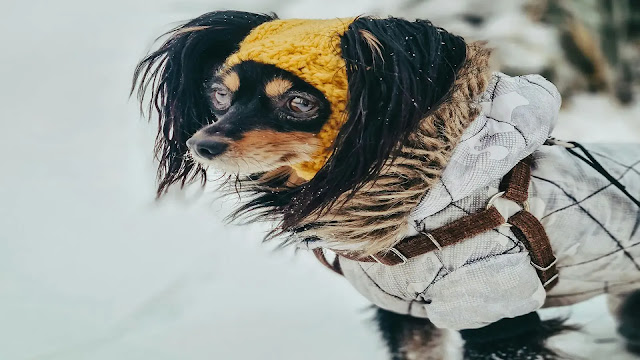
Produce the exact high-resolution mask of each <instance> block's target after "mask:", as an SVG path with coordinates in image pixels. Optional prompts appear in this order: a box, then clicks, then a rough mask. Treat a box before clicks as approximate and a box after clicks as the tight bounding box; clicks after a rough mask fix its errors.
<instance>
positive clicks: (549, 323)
mask: <svg viewBox="0 0 640 360" xmlns="http://www.w3.org/2000/svg"><path fill="white" fill-rule="evenodd" d="M574 329H575V328H573V327H570V326H567V325H564V321H563V320H555V319H554V320H546V321H541V320H540V317H539V316H538V314H537V313H535V312H533V313H530V314H527V315H523V316H519V317H517V318H512V319H502V320H500V321H498V322H495V323H493V324H491V325H489V326H486V327H484V328H480V329H473V330H463V331H461V334H462V338H463V339H464V340H465V344H464V359H465V360H530V359H535V360H557V359H562V357H560V356H558V354H556V352H555V351H553V350H551V349H549V348H547V346H546V345H545V343H546V340H547V339H548V338H550V337H551V336H554V335H558V334H559V333H561V332H563V331H565V330H574Z"/></svg>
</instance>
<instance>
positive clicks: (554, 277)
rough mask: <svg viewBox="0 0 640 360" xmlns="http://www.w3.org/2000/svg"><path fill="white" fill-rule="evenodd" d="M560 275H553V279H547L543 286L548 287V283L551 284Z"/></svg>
mask: <svg viewBox="0 0 640 360" xmlns="http://www.w3.org/2000/svg"><path fill="white" fill-rule="evenodd" d="M559 276H560V274H555V275H553V276H552V277H551V279H549V280H547V281H546V282H545V283H544V284H542V287H547V285H549V284H551V283H552V282H553V281H554V280H555V279H557V278H558V277H559Z"/></svg>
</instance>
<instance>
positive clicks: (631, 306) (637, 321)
mask: <svg viewBox="0 0 640 360" xmlns="http://www.w3.org/2000/svg"><path fill="white" fill-rule="evenodd" d="M608 300H609V308H610V309H611V312H612V313H613V314H614V315H616V317H617V318H618V331H619V332H620V335H622V337H624V338H625V340H626V341H627V348H628V349H629V351H630V352H632V353H634V354H638V355H640V290H635V291H633V292H631V293H628V294H618V295H610V296H609V298H608Z"/></svg>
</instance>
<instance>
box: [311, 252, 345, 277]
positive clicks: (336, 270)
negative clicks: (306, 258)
mask: <svg viewBox="0 0 640 360" xmlns="http://www.w3.org/2000/svg"><path fill="white" fill-rule="evenodd" d="M313 254H314V255H315V256H316V259H318V261H320V263H321V264H322V265H324V266H325V267H327V268H328V269H329V270H331V271H333V272H334V273H336V274H338V275H344V274H343V273H342V268H341V267H340V258H339V257H338V256H336V257H335V259H333V264H332V263H330V262H329V261H328V260H327V258H326V257H325V256H324V251H323V250H322V248H315V249H313Z"/></svg>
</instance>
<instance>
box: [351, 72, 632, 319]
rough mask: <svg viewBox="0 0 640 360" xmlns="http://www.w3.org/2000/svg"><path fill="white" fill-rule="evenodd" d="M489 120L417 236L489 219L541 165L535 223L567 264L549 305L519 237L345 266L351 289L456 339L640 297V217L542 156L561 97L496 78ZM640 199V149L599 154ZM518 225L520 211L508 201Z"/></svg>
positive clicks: (584, 176)
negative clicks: (631, 294) (562, 308)
mask: <svg viewBox="0 0 640 360" xmlns="http://www.w3.org/2000/svg"><path fill="white" fill-rule="evenodd" d="M479 101H480V102H481V104H482V105H483V112H482V114H481V115H480V116H479V117H478V118H477V119H476V120H474V122H473V124H472V126H471V127H470V128H469V129H468V130H467V131H466V133H465V136H464V138H463V141H462V142H461V143H460V144H459V146H458V147H457V148H456V150H455V152H454V154H453V157H452V160H451V162H450V163H449V164H448V165H447V168H446V169H445V171H444V173H443V176H442V179H441V181H440V183H439V184H437V186H435V187H434V188H432V189H431V190H430V191H429V193H427V194H425V197H424V199H423V201H422V202H421V204H420V205H419V206H418V207H417V208H416V209H415V210H414V212H413V214H412V216H411V220H412V221H411V223H412V224H413V225H412V229H411V231H410V232H411V233H414V234H415V233H417V232H418V231H420V230H429V229H434V228H438V227H440V226H442V225H445V224H447V223H450V222H451V221H453V220H456V219H458V218H460V217H463V216H466V215H468V214H472V213H474V212H477V211H479V210H482V209H484V208H485V207H486V205H487V202H488V200H489V198H490V197H491V196H492V195H494V194H496V193H497V192H498V185H499V183H500V179H501V178H502V177H503V176H504V175H505V174H506V173H507V172H508V171H509V170H510V169H511V168H512V167H513V166H514V165H515V164H516V163H517V162H518V161H520V160H521V159H522V158H524V157H526V156H529V155H533V158H534V162H533V166H532V174H533V179H532V183H531V185H530V188H529V194H530V205H531V212H532V213H533V214H534V215H535V216H536V217H537V218H539V219H540V220H541V222H542V224H543V225H544V227H545V229H546V230H547V233H548V235H549V238H550V240H551V244H552V247H553V249H554V252H555V254H556V256H557V257H558V259H559V262H558V268H559V272H560V281H559V283H558V285H557V286H556V287H554V288H553V289H552V290H550V291H549V292H548V293H547V292H546V291H545V289H544V287H543V285H542V284H541V282H540V280H539V279H538V276H537V274H536V271H535V269H534V268H533V266H532V265H531V264H530V258H529V254H528V252H527V250H526V248H525V247H524V245H523V244H522V243H521V242H520V241H519V240H518V239H517V238H516V237H515V236H514V234H513V233H512V232H511V230H510V229H509V228H508V227H499V228H496V229H494V230H492V231H490V232H487V233H484V234H481V235H479V236H476V237H474V238H471V239H468V240H465V241H463V242H461V243H459V244H456V245H453V246H449V247H446V248H444V249H443V250H441V251H440V250H439V251H434V252H431V253H427V254H424V255H422V256H419V257H415V258H413V259H410V260H409V262H408V263H407V264H404V265H396V266H385V265H382V264H378V263H363V262H357V261H351V260H347V259H344V258H341V259H340V264H341V266H342V270H343V272H344V274H345V277H346V278H347V279H348V280H349V281H350V282H351V283H352V284H353V285H354V286H355V288H356V289H357V290H358V291H360V292H361V293H362V294H363V295H364V296H365V297H367V298H368V299H369V300H371V301H372V302H373V303H375V304H376V305H378V306H380V307H382V308H385V309H388V310H391V311H395V312H398V313H403V314H410V315H413V316H418V317H427V318H429V319H430V320H431V321H432V322H433V323H434V324H435V325H436V326H438V327H443V328H450V329H471V328H479V327H483V326H485V325H487V324H490V323H493V322H495V321H497V320H499V319H502V318H505V317H515V316H519V315H523V314H526V313H529V312H531V311H535V310H537V309H539V308H540V307H543V306H555V305H566V304H571V303H574V302H577V301H581V300H584V299H587V298H589V297H592V296H595V295H598V294H601V293H606V292H608V293H612V294H618V293H624V292H627V291H630V290H632V289H637V288H640V229H639V227H640V208H639V207H638V206H637V205H635V204H633V203H632V202H631V200H630V199H628V198H627V197H625V196H624V195H623V194H622V192H621V191H620V190H619V189H617V188H616V187H615V186H613V185H612V184H611V183H610V182H609V181H608V180H607V179H606V178H605V177H603V176H602V175H601V174H599V173H598V172H597V171H596V170H594V169H593V168H591V167H590V166H589V165H587V164H586V163H584V162H583V161H581V160H580V159H578V158H577V157H575V156H574V155H572V154H570V153H569V152H568V151H567V150H566V149H565V148H563V147H561V146H548V145H542V144H543V143H544V141H545V140H546V138H547V137H548V136H549V135H550V133H551V131H552V129H553V125H554V123H555V121H556V119H557V113H558V110H559V106H560V96H559V95H558V93H557V91H556V89H555V87H554V86H553V85H552V84H551V83H549V82H547V81H546V80H545V79H544V78H542V77H540V76H535V75H534V76H525V77H516V78H511V77H508V76H506V75H504V74H499V73H498V74H495V76H494V77H493V79H492V81H491V84H490V86H489V88H488V89H487V91H486V92H485V93H484V95H483V96H482V97H481V98H480V99H479ZM587 148H588V149H589V150H590V151H591V153H592V154H593V155H594V156H595V157H596V158H597V160H598V161H599V162H600V163H601V164H602V165H603V166H604V167H605V168H606V169H607V170H608V171H609V172H610V173H611V174H612V175H613V176H614V177H616V178H618V179H619V180H620V181H621V182H622V183H623V184H625V185H626V186H627V190H628V191H629V192H630V193H631V194H632V195H634V196H636V197H640V144H638V145H631V144H629V145H620V144H612V145H587ZM496 207H497V208H498V210H500V212H501V213H502V214H503V215H504V216H505V217H508V216H510V215H511V214H514V213H515V212H517V211H519V210H520V207H519V205H517V204H515V203H512V202H510V201H508V200H502V199H500V200H498V201H497V202H496Z"/></svg>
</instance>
